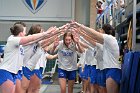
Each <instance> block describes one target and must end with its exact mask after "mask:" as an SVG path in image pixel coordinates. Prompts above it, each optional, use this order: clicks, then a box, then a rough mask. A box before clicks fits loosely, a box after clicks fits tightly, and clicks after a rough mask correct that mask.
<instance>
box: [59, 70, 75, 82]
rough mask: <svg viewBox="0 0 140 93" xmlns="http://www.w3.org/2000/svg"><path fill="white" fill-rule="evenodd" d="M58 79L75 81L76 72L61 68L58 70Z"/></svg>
mask: <svg viewBox="0 0 140 93" xmlns="http://www.w3.org/2000/svg"><path fill="white" fill-rule="evenodd" d="M58 78H65V79H68V80H75V78H76V70H74V71H66V70H63V69H61V68H58Z"/></svg>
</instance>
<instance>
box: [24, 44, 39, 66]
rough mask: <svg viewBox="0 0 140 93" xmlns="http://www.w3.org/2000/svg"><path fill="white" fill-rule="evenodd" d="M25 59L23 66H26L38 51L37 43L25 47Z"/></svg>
mask: <svg viewBox="0 0 140 93" xmlns="http://www.w3.org/2000/svg"><path fill="white" fill-rule="evenodd" d="M24 51H25V55H24V59H23V66H26V64H27V62H28V60H29V59H30V58H31V57H32V56H33V55H34V54H35V52H36V51H37V43H33V44H30V45H27V46H24Z"/></svg>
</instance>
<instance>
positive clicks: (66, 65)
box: [57, 41, 77, 71]
mask: <svg viewBox="0 0 140 93" xmlns="http://www.w3.org/2000/svg"><path fill="white" fill-rule="evenodd" d="M57 48H58V68H61V69H64V70H67V71H73V70H77V52H76V45H75V44H72V45H71V46H70V48H67V47H66V46H65V45H64V44H63V41H60V43H59V45H58V47H57Z"/></svg>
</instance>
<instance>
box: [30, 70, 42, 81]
mask: <svg viewBox="0 0 140 93" xmlns="http://www.w3.org/2000/svg"><path fill="white" fill-rule="evenodd" d="M32 72H33V74H35V75H36V76H37V77H38V78H39V79H40V80H42V77H43V75H42V72H43V68H42V67H40V69H34V70H33V71H32Z"/></svg>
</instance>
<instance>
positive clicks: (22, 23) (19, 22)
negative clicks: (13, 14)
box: [14, 21, 26, 27]
mask: <svg viewBox="0 0 140 93" xmlns="http://www.w3.org/2000/svg"><path fill="white" fill-rule="evenodd" d="M16 24H21V25H23V27H26V24H25V23H24V22H21V21H18V22H16V23H15V24H14V25H16Z"/></svg>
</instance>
